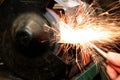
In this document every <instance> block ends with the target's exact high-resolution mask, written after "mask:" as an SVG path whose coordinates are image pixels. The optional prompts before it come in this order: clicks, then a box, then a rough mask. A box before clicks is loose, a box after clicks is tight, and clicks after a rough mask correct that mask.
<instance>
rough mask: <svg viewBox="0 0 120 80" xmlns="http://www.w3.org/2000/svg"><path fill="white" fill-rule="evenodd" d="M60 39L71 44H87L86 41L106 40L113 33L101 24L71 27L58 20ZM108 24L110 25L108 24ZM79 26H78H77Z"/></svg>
mask: <svg viewBox="0 0 120 80" xmlns="http://www.w3.org/2000/svg"><path fill="white" fill-rule="evenodd" d="M59 25H60V34H59V36H60V41H59V43H71V44H87V43H88V42H95V41H98V42H106V41H110V39H112V38H113V35H114V36H115V35H116V36H118V35H117V34H114V33H113V32H112V31H110V30H109V29H108V28H106V27H105V26H102V25H93V24H92V23H91V24H90V25H88V24H84V25H82V26H84V27H82V28H81V26H77V29H76V28H73V27H71V26H70V25H68V24H66V23H64V22H62V21H61V22H60V23H59ZM108 26H110V25H108ZM78 27H79V28H78Z"/></svg>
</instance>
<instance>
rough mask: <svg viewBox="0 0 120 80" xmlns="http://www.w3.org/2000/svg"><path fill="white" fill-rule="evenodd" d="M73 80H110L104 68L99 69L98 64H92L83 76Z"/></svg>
mask: <svg viewBox="0 0 120 80" xmlns="http://www.w3.org/2000/svg"><path fill="white" fill-rule="evenodd" d="M72 80H109V77H108V76H107V74H106V72H105V68H104V67H103V66H100V67H98V66H97V64H94V63H92V64H90V67H89V68H88V69H87V70H85V71H84V72H83V73H82V74H80V75H77V76H75V77H74V78H73V79H72Z"/></svg>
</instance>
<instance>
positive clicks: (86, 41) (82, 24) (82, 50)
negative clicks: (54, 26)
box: [56, 0, 120, 69]
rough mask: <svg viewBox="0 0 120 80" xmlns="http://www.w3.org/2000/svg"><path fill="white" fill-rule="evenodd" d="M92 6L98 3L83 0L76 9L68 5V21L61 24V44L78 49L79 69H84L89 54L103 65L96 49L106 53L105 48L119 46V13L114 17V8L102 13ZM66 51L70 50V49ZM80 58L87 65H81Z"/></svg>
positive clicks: (66, 16)
mask: <svg viewBox="0 0 120 80" xmlns="http://www.w3.org/2000/svg"><path fill="white" fill-rule="evenodd" d="M56 1H57V0H56ZM58 1H60V0H58ZM62 5H63V2H62ZM92 5H94V3H93V4H91V5H87V4H86V3H83V2H81V1H80V5H79V6H78V5H77V6H76V7H73V8H72V9H71V8H68V7H67V6H66V5H65V8H66V7H67V9H68V10H66V12H65V15H63V17H64V18H65V19H64V18H63V17H61V20H60V21H59V22H58V25H59V27H58V29H59V34H57V35H56V36H57V37H58V36H59V38H60V39H59V41H58V43H63V44H65V45H66V44H68V45H69V47H72V48H74V46H76V47H75V48H76V63H77V65H78V67H79V69H81V64H84V63H83V62H84V61H85V55H86V54H87V55H90V56H92V58H93V59H94V60H95V61H97V62H99V61H100V60H99V59H100V58H99V57H98V55H99V54H97V52H96V51H95V50H94V49H97V50H98V52H100V53H101V51H102V50H101V49H103V50H106V48H105V47H103V46H105V45H108V44H109V45H112V46H113V45H116V43H117V41H118V40H119V37H120V27H119V25H120V24H119V22H118V21H119V20H120V19H119V16H118V15H117V14H115V13H111V14H110V13H109V12H110V11H111V10H112V9H111V10H109V11H106V12H102V10H101V8H98V7H97V8H93V7H92ZM119 6H120V5H119V4H118V5H117V7H116V6H115V7H113V9H117V8H119ZM63 7H64V6H63ZM96 10H97V12H96ZM70 44H71V45H72V46H70ZM117 44H119V43H117ZM68 45H67V46H68ZM99 47H100V48H101V49H100V48H99ZM108 47H109V46H108ZM63 49H65V50H66V48H63ZM110 49H111V47H110ZM107 51H109V49H107ZM103 52H104V51H103ZM67 53H68V52H67ZM78 54H79V55H78ZM104 55H105V54H104ZM79 56H82V57H83V58H82V59H83V62H79ZM96 56H97V57H96ZM87 58H88V57H87Z"/></svg>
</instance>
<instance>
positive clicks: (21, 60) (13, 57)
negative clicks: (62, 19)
mask: <svg viewBox="0 0 120 80" xmlns="http://www.w3.org/2000/svg"><path fill="white" fill-rule="evenodd" d="M48 2H49V1H48V0H5V1H4V2H3V3H2V4H1V7H0V16H1V18H0V21H1V23H0V31H1V32H2V41H1V43H2V45H0V48H1V50H0V53H1V54H0V55H1V59H2V61H3V63H4V65H3V66H5V68H6V70H7V71H8V72H10V74H11V73H13V74H15V75H14V76H17V77H19V78H20V80H59V79H62V78H63V77H64V76H65V73H66V64H65V63H64V62H63V61H62V60H61V59H60V58H59V57H57V56H56V55H55V53H56V52H55V51H57V46H59V45H58V44H57V43H55V42H54V39H53V38H54V33H53V30H52V29H51V28H52V27H53V26H54V27H55V25H53V23H56V21H55V18H54V16H52V15H51V14H50V12H47V10H46V6H47V4H48ZM41 4H42V5H41ZM45 13H47V14H45ZM47 15H50V16H52V17H51V18H54V19H52V20H51V21H52V22H53V23H51V21H50V19H51V18H49V20H48V19H47V17H48V16H47ZM56 27H57V26H56ZM7 71H5V72H7ZM11 75H12V74H11ZM0 76H1V75H0ZM8 76H9V74H8ZM12 80H14V79H12ZM16 80H17V79H16ZM18 80H19V79H18Z"/></svg>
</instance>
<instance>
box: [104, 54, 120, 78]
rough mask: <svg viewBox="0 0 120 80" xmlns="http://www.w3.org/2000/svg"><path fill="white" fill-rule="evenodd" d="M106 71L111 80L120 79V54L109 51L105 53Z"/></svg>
mask: <svg viewBox="0 0 120 80" xmlns="http://www.w3.org/2000/svg"><path fill="white" fill-rule="evenodd" d="M107 60H108V61H107V66H106V71H107V73H108V75H109V77H110V78H111V79H112V80H120V72H119V71H120V54H118V53H114V52H109V53H108V54H107Z"/></svg>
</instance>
